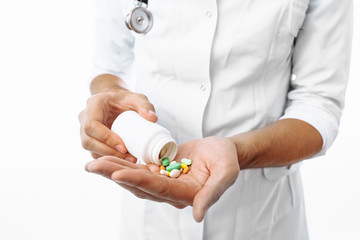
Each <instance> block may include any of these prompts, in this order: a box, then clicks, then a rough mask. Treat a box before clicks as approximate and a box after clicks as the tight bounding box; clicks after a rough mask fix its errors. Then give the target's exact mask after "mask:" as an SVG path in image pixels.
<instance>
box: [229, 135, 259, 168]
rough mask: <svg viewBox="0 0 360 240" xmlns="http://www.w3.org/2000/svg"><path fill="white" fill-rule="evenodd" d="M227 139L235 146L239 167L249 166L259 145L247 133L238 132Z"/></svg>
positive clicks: (256, 155)
mask: <svg viewBox="0 0 360 240" xmlns="http://www.w3.org/2000/svg"><path fill="white" fill-rule="evenodd" d="M229 139H230V140H231V141H232V142H233V144H234V145H235V147H236V151H237V155H238V162H239V166H240V169H247V168H251V167H252V165H254V162H255V161H256V159H257V158H258V155H259V152H260V150H259V147H258V146H256V144H255V142H254V141H252V139H251V137H250V136H249V134H247V133H244V134H239V135H235V136H232V137H229Z"/></svg>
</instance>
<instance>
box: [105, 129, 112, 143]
mask: <svg viewBox="0 0 360 240" xmlns="http://www.w3.org/2000/svg"><path fill="white" fill-rule="evenodd" d="M103 141H104V143H105V144H106V145H109V146H111V142H112V134H111V132H110V131H109V132H106V133H105V134H104V136H103Z"/></svg>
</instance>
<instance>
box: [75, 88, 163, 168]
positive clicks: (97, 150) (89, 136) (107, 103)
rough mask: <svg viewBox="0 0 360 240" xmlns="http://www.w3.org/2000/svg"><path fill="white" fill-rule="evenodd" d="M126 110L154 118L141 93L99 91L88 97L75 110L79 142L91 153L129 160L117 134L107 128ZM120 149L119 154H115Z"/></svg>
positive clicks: (147, 101) (153, 111)
mask: <svg viewBox="0 0 360 240" xmlns="http://www.w3.org/2000/svg"><path fill="white" fill-rule="evenodd" d="M127 110H134V111H137V112H138V113H139V114H140V115H141V116H142V117H144V118H145V119H147V120H149V121H152V122H156V121H157V116H156V114H155V109H154V106H153V105H152V104H151V103H150V102H149V100H148V99H147V97H146V96H145V95H143V94H138V93H132V92H129V91H125V90H123V91H121V92H110V93H99V94H96V95H93V96H92V97H90V98H89V99H88V102H87V107H86V109H84V110H83V111H81V113H80V114H79V116H78V118H79V121H80V123H81V131H80V132H81V140H82V141H81V142H82V146H83V147H84V148H85V149H86V150H89V151H90V152H93V154H92V155H93V157H95V158H98V157H99V156H104V155H113V156H117V157H120V158H126V157H128V158H127V159H128V160H129V158H130V160H131V161H133V162H135V161H136V159H135V158H131V155H125V154H126V153H127V149H126V146H125V144H124V142H123V141H122V139H121V137H120V136H118V135H117V134H116V133H114V132H113V131H111V130H110V126H111V125H112V123H113V121H114V119H115V118H116V117H117V116H118V115H119V114H121V112H124V111H127ZM119 153H121V154H119Z"/></svg>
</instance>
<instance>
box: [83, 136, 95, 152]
mask: <svg viewBox="0 0 360 240" xmlns="http://www.w3.org/2000/svg"><path fill="white" fill-rule="evenodd" d="M81 145H82V147H83V148H84V149H86V150H90V149H91V146H92V142H91V140H90V138H88V137H83V138H82V139H81Z"/></svg>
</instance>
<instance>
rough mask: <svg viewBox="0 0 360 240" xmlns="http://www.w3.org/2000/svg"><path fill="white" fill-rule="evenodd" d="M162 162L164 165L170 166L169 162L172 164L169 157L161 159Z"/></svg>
mask: <svg viewBox="0 0 360 240" xmlns="http://www.w3.org/2000/svg"><path fill="white" fill-rule="evenodd" d="M161 164H162V165H163V166H165V167H167V166H169V164H170V160H169V158H167V157H165V158H163V159H162V160H161Z"/></svg>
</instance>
